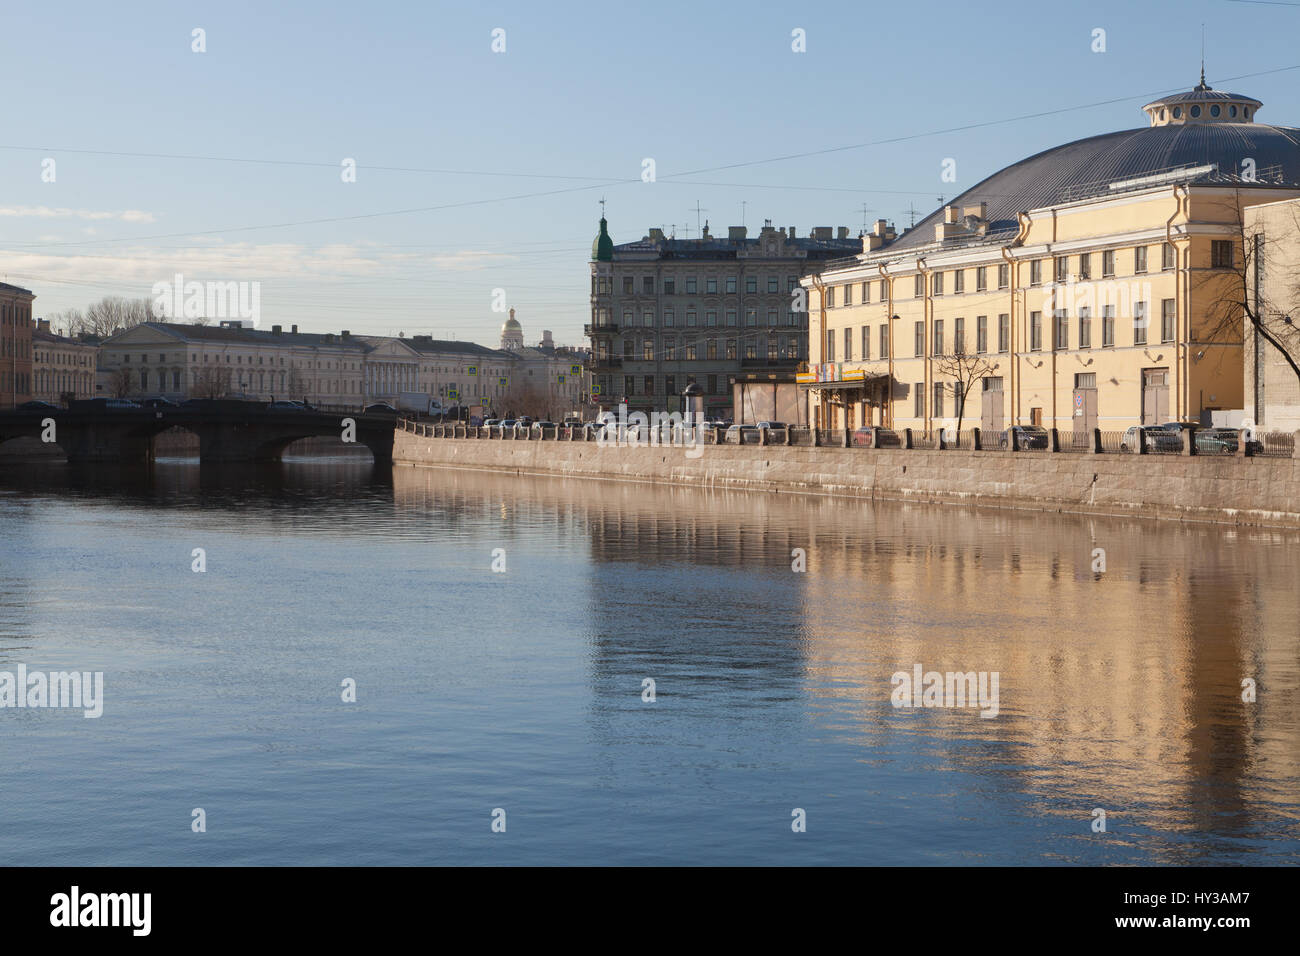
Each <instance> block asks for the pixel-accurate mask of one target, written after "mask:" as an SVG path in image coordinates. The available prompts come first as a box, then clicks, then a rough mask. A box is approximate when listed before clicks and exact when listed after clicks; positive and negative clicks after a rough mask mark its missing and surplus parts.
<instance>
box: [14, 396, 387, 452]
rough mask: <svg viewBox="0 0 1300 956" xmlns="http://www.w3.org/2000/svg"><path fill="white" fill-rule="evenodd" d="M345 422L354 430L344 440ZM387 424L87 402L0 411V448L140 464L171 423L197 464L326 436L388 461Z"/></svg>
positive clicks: (251, 406)
mask: <svg viewBox="0 0 1300 956" xmlns="http://www.w3.org/2000/svg"><path fill="white" fill-rule="evenodd" d="M347 419H351V420H352V423H353V425H354V428H353V429H352V430H351V433H348V434H346V435H345V421H346V420H347ZM51 425H52V427H51ZM394 425H395V421H394V418H393V416H392V415H365V414H362V413H361V412H359V411H358V412H350V411H321V410H312V411H305V410H304V411H291V410H287V409H285V410H281V409H274V410H273V409H271V408H269V407H268V403H266V402H247V401H232V400H222V399H214V400H208V401H198V402H195V403H191V404H186V405H183V406H180V407H177V408H121V409H115V408H107V407H105V406H104V404H103V402H102V401H95V400H91V401H86V402H74V403H73V404H72V408H69V409H43V410H37V411H26V410H20V411H15V410H9V411H4V412H0V445H2V444H3V443H4V442H7V441H9V440H11V439H14V438H21V437H29V438H35V439H37V440H38V441H48V440H49V439H51V438H52V439H53V443H54V444H56V445H58V446H59V448H61V449H62V450H63V453H64V454H65V455H67V457H68V460H69V461H148V460H151V459H152V458H153V442H154V438H155V437H156V436H157V435H159V434H161V433H162V432H164V431H166V430H167V429H169V428H173V427H177V426H179V427H180V428H183V429H185V430H186V431H189V432H192V433H193V434H195V435H196V436H198V439H199V459H200V460H201V461H276V460H278V459H279V458H280V456H281V454H282V453H283V452H284V450H285V448H287V447H288V446H289V445H291V444H292V443H293V442H295V441H298V440H299V439H300V438H313V437H332V438H341V439H343V440H345V441H347V440H349V439H350V440H352V441H355V442H356V443H357V444H359V445H365V446H366V447H367V448H369V449H370V452H371V454H372V455H374V457H375V461H377V462H382V461H391V460H392V458H393V428H394Z"/></svg>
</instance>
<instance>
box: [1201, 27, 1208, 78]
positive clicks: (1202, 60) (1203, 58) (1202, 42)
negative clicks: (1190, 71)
mask: <svg viewBox="0 0 1300 956" xmlns="http://www.w3.org/2000/svg"><path fill="white" fill-rule="evenodd" d="M1200 88H1201V89H1203V90H1206V89H1209V87H1207V86H1206V85H1205V24H1204V23H1202V24H1201V87H1200Z"/></svg>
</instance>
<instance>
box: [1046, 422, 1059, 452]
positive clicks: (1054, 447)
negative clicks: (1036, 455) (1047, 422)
mask: <svg viewBox="0 0 1300 956" xmlns="http://www.w3.org/2000/svg"><path fill="white" fill-rule="evenodd" d="M1048 450H1049V451H1051V452H1053V453H1056V452H1059V451H1060V450H1061V430H1060V429H1059V428H1053V429H1052V444H1051V445H1050V446H1048Z"/></svg>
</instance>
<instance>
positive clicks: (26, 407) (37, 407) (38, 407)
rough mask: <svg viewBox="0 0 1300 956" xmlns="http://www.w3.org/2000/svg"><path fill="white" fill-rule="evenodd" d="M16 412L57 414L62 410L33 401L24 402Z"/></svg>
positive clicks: (48, 404)
mask: <svg viewBox="0 0 1300 956" xmlns="http://www.w3.org/2000/svg"><path fill="white" fill-rule="evenodd" d="M15 410H16V411H20V412H57V411H59V410H60V409H59V406H58V405H52V404H50V403H49V402H42V401H31V402H23V403H22V404H21V405H19V406H18V408H17V409H15Z"/></svg>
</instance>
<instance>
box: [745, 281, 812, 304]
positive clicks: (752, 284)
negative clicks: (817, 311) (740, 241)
mask: <svg viewBox="0 0 1300 956" xmlns="http://www.w3.org/2000/svg"><path fill="white" fill-rule="evenodd" d="M745 291H746V292H751V293H752V292H757V291H758V276H746V277H745ZM829 304H831V305H834V303H833V302H832V303H829Z"/></svg>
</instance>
